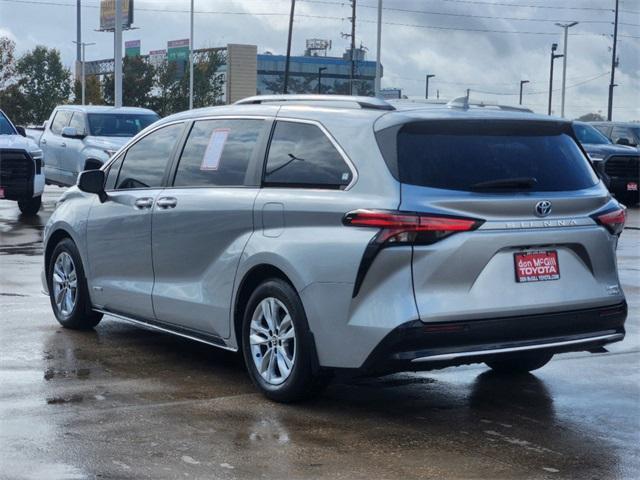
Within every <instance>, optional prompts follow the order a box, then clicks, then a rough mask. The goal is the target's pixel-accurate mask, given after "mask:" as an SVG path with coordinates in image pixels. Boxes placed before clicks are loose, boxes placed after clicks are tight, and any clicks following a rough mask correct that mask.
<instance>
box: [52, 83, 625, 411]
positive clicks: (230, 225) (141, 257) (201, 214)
mask: <svg viewBox="0 0 640 480" xmlns="http://www.w3.org/2000/svg"><path fill="white" fill-rule="evenodd" d="M456 105H457V104H452V105H450V106H449V107H447V106H446V105H437V106H427V105H425V106H424V107H421V108H416V106H415V104H414V105H413V106H410V107H407V108H405V107H404V106H403V105H402V104H397V105H396V107H394V106H392V105H391V104H389V103H387V102H385V101H383V100H379V99H375V98H368V97H340V96H304V95H303V96H298V95H292V96H265V97H252V98H248V99H245V100H243V101H240V102H237V103H236V104H235V105H232V106H225V107H216V108H206V109H199V110H193V111H189V112H184V113H180V114H176V115H173V116H170V117H168V118H165V119H163V120H161V121H159V122H157V123H156V124H154V125H153V126H152V127H151V128H149V129H147V130H145V131H144V132H142V133H141V134H139V135H137V136H136V137H135V138H134V139H132V140H131V141H130V142H128V143H127V144H126V145H125V146H124V147H123V148H122V149H121V150H120V151H119V152H118V153H117V154H116V155H115V156H114V157H113V158H112V159H111V160H110V161H109V162H108V163H107V164H105V165H104V166H103V167H102V168H101V169H100V170H92V171H86V172H83V173H82V174H81V175H80V177H79V180H78V185H77V187H75V188H71V189H69V190H67V191H66V192H65V193H64V194H63V195H62V197H61V199H60V203H59V206H58V208H57V209H56V211H55V212H54V213H53V215H52V216H51V218H50V220H49V222H48V223H47V225H46V227H45V233H44V252H45V253H44V270H43V285H44V287H45V289H47V290H48V292H49V295H50V298H51V305H52V308H53V311H54V313H55V316H56V318H57V319H58V321H59V322H60V323H61V324H62V325H63V326H65V327H68V328H76V329H81V328H92V327H94V326H95V325H97V324H98V322H100V319H101V318H102V316H103V314H110V315H114V316H115V317H117V318H119V319H122V320H126V321H129V322H132V323H134V324H138V325H142V326H145V327H150V328H154V329H158V330H161V331H163V332H169V333H173V334H176V335H179V336H182V337H186V338H189V339H193V340H197V341H200V342H204V343H207V344H210V345H213V346H217V347H220V348H223V349H227V350H232V351H241V352H242V354H243V355H244V358H245V363H246V366H247V369H248V371H249V375H250V377H251V379H252V380H253V382H254V383H255V385H256V386H257V387H258V388H259V389H260V390H262V392H264V393H265V394H266V395H267V396H268V397H269V398H272V399H275V400H278V401H293V400H298V399H301V398H304V397H307V396H310V395H313V394H314V393H315V392H316V391H317V390H318V389H319V388H320V387H321V386H323V385H324V384H325V383H326V381H327V379H328V378H330V376H331V374H332V373H333V372H335V371H348V372H358V373H360V374H371V375H377V374H385V373H390V372H396V371H415V370H430V369H434V368H442V367H446V366H452V365H460V364H467V363H474V362H485V363H486V364H487V365H489V366H490V367H491V368H493V369H495V370H496V371H499V372H527V371H530V370H535V369H537V368H540V367H542V366H543V365H545V364H546V363H547V362H548V361H549V360H550V359H551V357H552V356H553V355H554V354H556V353H561V352H567V351H590V352H596V351H597V352H601V351H602V347H603V345H606V344H608V343H611V342H616V341H620V340H622V339H623V337H624V335H625V330H624V321H625V318H626V315H627V306H626V302H625V296H624V294H623V292H622V289H621V287H620V283H619V279H618V273H617V269H616V268H617V267H616V258H615V249H616V245H617V240H618V236H619V235H620V233H621V232H622V229H623V226H624V222H625V210H624V208H623V207H621V205H620V204H619V203H618V202H617V201H616V200H615V199H614V198H612V197H611V195H610V193H609V191H608V190H607V189H606V187H605V186H604V185H603V183H602V182H601V181H600V179H599V178H598V176H597V175H596V172H595V171H594V169H593V167H592V166H591V164H590V163H589V161H588V160H587V158H586V156H585V155H584V154H583V152H582V150H581V149H580V148H579V146H578V144H577V140H576V139H575V135H574V132H573V130H572V126H571V123H570V122H565V121H562V120H559V119H553V118H549V117H547V116H538V115H534V114H525V113H521V112H517V113H514V112H508V111H500V110H490V109H487V108H472V107H469V106H462V107H456Z"/></svg>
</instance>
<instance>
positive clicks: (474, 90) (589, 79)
mask: <svg viewBox="0 0 640 480" xmlns="http://www.w3.org/2000/svg"><path fill="white" fill-rule="evenodd" d="M609 73H611V72H610V71H606V72H603V73H600V74H598V75H596V76H594V77H590V78H588V79H586V80H583V81H582V82H577V83H574V84H573V85H567V87H566V88H567V89H569V88H575V87H579V86H580V85H584V84H585V83H590V82H593V81H594V80H597V79H599V78H602V77H604V76H606V75H609ZM560 90H561V89H560V88H555V89H553V91H554V92H558V91H560ZM471 91H473V92H477V93H484V94H486V95H499V96H518V95H519V93H507V92H489V91H485V90H476V89H471ZM546 93H549V90H539V91H534V92H526V93H525V95H542V94H546Z"/></svg>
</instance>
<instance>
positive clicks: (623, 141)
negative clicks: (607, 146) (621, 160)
mask: <svg viewBox="0 0 640 480" xmlns="http://www.w3.org/2000/svg"><path fill="white" fill-rule="evenodd" d="M616 143H617V144H618V145H625V146H627V147H629V146H631V142H630V141H629V139H628V138H625V137H620V138H618V139H617V140H616Z"/></svg>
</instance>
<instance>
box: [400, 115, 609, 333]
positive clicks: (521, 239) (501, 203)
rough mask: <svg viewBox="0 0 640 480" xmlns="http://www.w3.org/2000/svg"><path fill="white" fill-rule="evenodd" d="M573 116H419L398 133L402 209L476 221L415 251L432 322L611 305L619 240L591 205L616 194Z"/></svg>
mask: <svg viewBox="0 0 640 480" xmlns="http://www.w3.org/2000/svg"><path fill="white" fill-rule="evenodd" d="M569 128H570V127H569V126H568V124H562V123H556V122H531V121H503V122H501V121H489V120H483V121H482V122H479V121H466V120H459V121H439V122H433V121H431V122H429V121H426V122H416V123H411V124H407V125H405V126H404V127H402V128H401V129H400V130H399V132H398V135H397V156H398V158H397V167H398V171H397V175H398V177H399V180H400V181H401V183H402V187H401V188H402V197H401V198H402V199H401V205H400V210H403V211H411V212H421V213H431V214H436V215H449V216H454V217H464V218H472V219H478V220H480V222H482V224H481V225H480V227H479V228H478V229H477V230H474V231H463V232H454V233H452V232H449V233H446V232H445V233H442V234H441V236H440V237H435V238H434V237H431V238H428V239H426V240H425V241H424V242H423V243H421V242H420V241H417V243H416V245H415V247H414V255H413V276H414V290H415V296H416V302H417V305H418V309H419V312H420V316H421V318H422V319H423V320H425V321H441V320H457V319H460V320H462V319H469V318H485V317H495V316H510V315H526V314H534V313H540V312H543V311H549V310H572V309H577V308H587V307H589V306H599V305H602V304H607V303H608V304H613V303H616V302H617V301H620V300H619V299H616V298H613V297H615V296H618V297H619V295H620V291H619V288H618V286H617V285H618V280H617V275H616V269H615V254H614V247H615V241H614V240H612V237H611V235H609V234H608V233H607V232H606V231H605V229H604V228H603V227H600V226H598V225H596V224H595V222H594V220H593V219H592V218H591V217H590V215H591V214H593V213H594V212H596V211H598V210H600V209H601V208H602V207H603V206H604V205H605V204H607V203H608V202H609V195H608V192H607V190H606V189H605V188H604V187H603V186H602V184H601V183H600V182H599V181H598V178H597V176H596V175H595V173H594V171H593V169H592V167H591V166H590V165H589V163H588V160H587V159H586V158H585V157H584V155H583V154H582V152H581V150H580V149H579V148H578V146H577V144H576V142H575V141H574V139H573V138H572V132H571V131H570V130H569Z"/></svg>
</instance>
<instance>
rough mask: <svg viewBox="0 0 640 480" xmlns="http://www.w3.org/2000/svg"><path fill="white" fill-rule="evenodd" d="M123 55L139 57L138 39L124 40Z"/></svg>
mask: <svg viewBox="0 0 640 480" xmlns="http://www.w3.org/2000/svg"><path fill="white" fill-rule="evenodd" d="M124 55H125V57H139V56H140V40H129V41H126V42H124Z"/></svg>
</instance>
